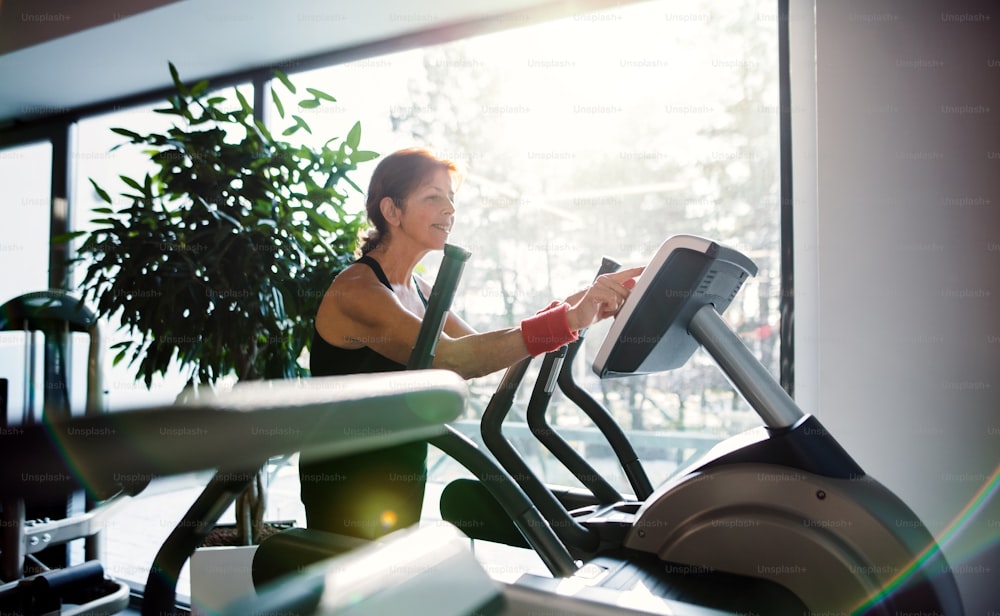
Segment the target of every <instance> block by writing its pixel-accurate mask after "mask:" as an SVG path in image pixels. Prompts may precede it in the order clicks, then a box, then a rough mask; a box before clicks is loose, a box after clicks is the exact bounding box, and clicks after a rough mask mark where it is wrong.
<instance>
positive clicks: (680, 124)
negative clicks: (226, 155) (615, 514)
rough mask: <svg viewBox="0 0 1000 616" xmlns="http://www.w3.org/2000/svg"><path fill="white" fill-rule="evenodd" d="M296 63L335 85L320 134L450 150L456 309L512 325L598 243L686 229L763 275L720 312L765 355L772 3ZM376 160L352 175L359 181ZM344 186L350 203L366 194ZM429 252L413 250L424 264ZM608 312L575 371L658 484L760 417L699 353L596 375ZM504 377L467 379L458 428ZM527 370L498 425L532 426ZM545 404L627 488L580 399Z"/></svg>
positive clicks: (629, 242) (316, 127) (625, 258)
mask: <svg viewBox="0 0 1000 616" xmlns="http://www.w3.org/2000/svg"><path fill="white" fill-rule="evenodd" d="M598 41H599V44H598V43H597V42H598ZM294 78H295V79H296V83H297V84H298V85H300V86H310V87H316V88H320V89H323V90H325V91H327V92H329V93H330V94H332V95H334V96H335V97H337V99H338V102H337V104H336V105H335V106H333V107H331V108H329V109H326V110H321V109H317V110H314V111H310V110H305V111H303V116H304V117H306V118H307V119H308V121H309V123H310V124H311V125H312V128H313V133H314V135H315V138H316V139H320V138H323V139H326V138H330V137H333V136H343V135H344V134H346V131H347V130H348V129H349V128H350V126H351V125H352V124H353V122H354V121H356V120H360V121H361V124H362V126H363V130H362V140H361V146H362V147H363V148H365V149H372V150H376V151H378V152H380V153H382V154H388V153H390V152H392V151H394V150H396V149H398V148H401V147H408V146H411V145H426V146H430V147H432V148H434V149H436V150H437V151H438V152H439V153H441V154H442V155H444V156H447V157H452V158H455V159H457V160H459V161H460V162H462V163H463V165H464V166H465V168H466V171H467V173H466V175H465V181H464V184H463V185H462V187H461V188H460V190H459V191H458V195H457V210H458V211H457V222H456V228H455V231H454V233H453V234H452V236H451V239H450V240H449V241H451V242H453V243H456V244H458V245H461V246H464V247H466V248H468V249H469V250H471V251H472V253H473V256H472V259H471V260H470V262H469V263H468V265H467V267H466V269H465V274H464V276H463V280H462V286H461V289H460V292H459V294H458V297H457V298H456V302H455V305H454V309H455V310H456V311H457V312H458V313H459V314H461V316H462V317H463V318H464V319H465V320H466V321H468V322H469V323H471V324H472V325H473V326H474V327H475V328H476V329H477V330H479V331H486V330H491V329H496V328H501V327H506V326H510V325H513V324H516V323H517V322H518V321H519V320H520V319H521V318H524V317H525V316H528V315H530V314H532V313H533V312H534V311H535V310H537V309H539V308H541V307H543V306H545V305H547V304H548V302H549V301H550V300H551V299H553V298H562V297H566V296H567V295H569V294H571V293H572V292H574V291H576V290H578V289H580V288H582V287H584V286H585V285H586V284H587V283H588V281H590V280H591V279H592V278H593V276H594V274H595V273H596V271H597V268H598V266H599V265H600V261H601V257H602V256H604V255H607V256H610V257H612V258H614V259H616V260H618V261H620V262H622V263H623V264H625V265H632V264H641V263H644V262H646V260H648V259H649V258H650V257H651V256H652V255H653V253H654V252H655V251H656V249H657V247H658V246H659V245H660V243H661V242H662V241H663V240H664V239H665V238H667V237H668V236H670V235H673V234H677V233H693V234H696V235H703V236H706V237H710V238H712V239H715V240H718V241H720V242H723V243H726V244H729V245H731V246H733V247H735V248H737V249H739V250H741V251H743V252H745V253H747V254H748V255H749V256H750V257H751V258H753V259H754V260H755V261H756V263H757V265H758V266H759V268H760V272H759V274H758V275H757V277H756V278H755V279H753V280H751V281H750V282H748V283H747V284H746V285H745V287H744V289H743V290H742V291H741V294H740V296H739V298H738V300H737V301H736V302H734V304H733V305H732V306H731V307H730V309H729V310H728V312H727V313H726V315H725V318H726V319H727V321H728V322H729V323H730V324H731V325H732V326H733V328H734V329H736V330H737V331H738V332H739V333H740V335H741V336H742V337H743V339H744V340H745V341H746V343H747V345H748V346H749V347H750V348H751V350H752V351H753V352H754V353H755V354H756V355H757V356H758V357H759V358H761V359H762V361H763V362H764V363H765V365H766V366H768V368H769V369H770V370H771V371H772V373H773V374H777V373H778V369H777V343H778V334H777V332H778V327H777V325H778V311H777V304H778V299H779V298H778V292H779V279H778V275H779V266H778V263H779V262H778V254H779V208H778V178H779V167H778V149H777V147H778V114H777V112H778V107H777V101H778V93H777V15H776V5H775V4H774V3H773V2H771V1H767V2H764V1H760V0H743V1H742V2H739V3H732V2H722V1H720V0H714V1H713V0H701V1H688V2H683V3H677V2H676V1H673V0H671V1H657V2H642V3H637V4H635V5H632V6H626V7H622V8H618V9H615V10H613V11H609V12H605V13H599V14H591V15H581V16H576V17H572V18H568V19H563V20H560V21H555V22H551V23H545V24H541V25H535V26H530V27H524V28H518V29H514V30H509V31H505V32H500V33H496V34H492V35H488V36H481V37H477V38H474V39H468V40H463V41H459V42H455V43H450V44H446V45H440V46H435V47H428V48H424V49H419V50H414V51H407V52H403V53H397V54H392V55H386V56H382V57H377V58H370V59H366V60H363V61H360V62H356V63H353V64H347V65H343V66H337V67H330V68H325V69H321V70H315V71H310V72H304V73H300V74H297V75H295V76H294ZM374 166H375V163H374V162H373V163H369V164H367V165H366V166H365V168H364V169H363V170H362V171H361V172H359V173H358V174H357V176H355V180H356V181H357V182H358V184H359V185H361V186H365V185H366V184H367V178H368V176H369V175H370V173H371V171H372V169H373V168H374ZM352 199H353V201H352V203H353V204H354V205H353V207H355V208H357V211H360V210H361V209H362V208H363V196H362V195H353V196H352ZM437 257H438V258H439V255H437ZM435 262H436V261H435V259H434V258H433V257H429V258H428V259H427V261H426V262H425V263H424V266H425V267H426V269H427V272H428V273H427V274H426V276H427V277H428V278H429V279H433V275H434V270H435V267H436V265H435ZM607 325H608V324H607V323H603V324H601V325H599V326H595V327H594V328H592V329H591V331H590V333H589V335H588V336H587V341H586V345H585V349H584V350H583V351H582V352H581V357H578V358H577V365H576V366H575V374H576V376H577V378H578V380H579V382H580V383H581V384H582V385H583V386H584V387H585V388H586V389H588V390H589V391H590V392H591V393H592V395H593V396H594V397H595V398H597V399H598V400H599V401H600V402H601V403H602V404H604V405H605V406H606V407H607V408H608V409H609V410H610V412H611V413H612V414H613V415H614V417H615V418H616V419H617V420H618V422H619V423H620V424H622V425H623V426H624V427H625V428H626V429H627V430H629V431H630V432H631V433H632V435H633V437H634V439H635V443H636V444H637V448H638V449H639V453H640V457H641V458H642V460H643V462H644V464H645V466H646V469H647V472H648V473H649V474H650V478H651V480H652V481H653V484H654V485H656V484H658V483H660V482H662V481H663V480H664V479H665V478H666V477H668V476H669V475H671V474H672V473H674V472H676V471H677V470H678V468H679V467H680V466H681V465H683V464H684V463H685V462H687V461H689V460H690V459H691V458H692V457H693V456H694V455H696V454H698V453H700V452H701V451H704V450H705V449H707V448H708V447H710V446H711V445H712V444H714V443H716V442H718V441H719V440H721V439H723V438H725V437H727V436H729V435H731V434H735V433H738V432H742V431H744V430H746V429H748V428H750V427H754V426H757V425H760V420H759V418H758V417H757V416H756V414H755V413H753V411H752V410H751V409H750V408H749V406H748V405H747V404H746V403H745V402H743V400H742V399H741V398H740V397H739V396H738V395H737V394H736V393H735V392H734V391H733V389H732V388H731V386H730V385H729V383H728V381H727V380H726V379H725V378H724V376H723V375H722V373H721V372H720V371H719V370H718V368H717V367H716V366H715V365H714V363H713V362H712V361H711V359H710V358H708V356H707V355H706V354H704V353H703V352H699V353H698V354H696V356H695V357H694V358H693V359H692V360H690V361H689V362H688V364H687V365H686V366H684V367H683V368H682V369H679V370H676V371H673V372H669V373H664V374H658V375H653V376H648V377H634V378H630V379H620V380H609V381H599V380H598V379H597V378H596V377H595V376H594V375H593V373H592V371H591V370H590V364H591V363H592V361H593V357H594V355H595V354H596V351H597V348H598V347H599V345H600V343H601V341H602V339H603V336H604V334H605V333H606V331H607ZM535 364H536V365H537V364H540V362H535ZM499 377H500V375H499V374H495V375H491V376H489V377H485V378H481V379H476V380H474V381H472V382H471V383H470V385H471V388H472V392H473V399H472V402H471V411H470V415H469V421H468V423H467V425H466V426H465V427H467V428H468V432H469V433H470V434H472V433H474V432H475V431H476V427H475V423H476V419H477V418H478V417H479V414H480V413H481V411H482V409H483V408H484V406H485V405H486V403H487V402H488V400H489V396H490V395H491V394H492V392H493V391H494V388H495V387H496V384H497V382H498V381H499ZM532 382H533V381H532V374H531V373H529V376H528V378H527V379H526V385H525V387H523V388H522V390H523V391H522V392H521V394H522V395H521V396H520V398H519V400H518V402H517V404H516V406H515V409H514V412H513V413H512V415H511V416H510V418H509V423H508V426H509V431H508V436H512V437H514V436H516V435H518V434H523V433H524V432H525V427H524V424H523V423H521V421H523V409H524V408H525V405H526V402H527V397H528V393H529V392H530V384H531V383H532ZM549 417H550V419H551V421H552V423H554V424H555V425H557V426H560V427H563V428H566V429H571V428H574V429H575V428H579V429H578V430H574V438H573V444H574V445H575V446H576V448H577V449H578V451H580V452H581V453H584V454H585V456H586V458H587V460H588V461H591V462H592V463H593V464H594V465H595V467H596V468H597V469H598V470H599V471H600V472H601V474H602V475H604V476H606V477H608V478H609V479H610V480H612V481H613V483H615V484H616V485H617V487H619V488H620V489H622V490H626V491H628V490H629V487H628V485H627V482H626V480H625V477H624V474H623V473H622V472H621V471H620V468H619V466H618V464H617V462H616V460H614V459H613V457H612V456H611V452H610V449H609V448H608V447H607V446H605V445H603V444H602V442H601V438H600V436H599V434H598V433H597V432H596V429H595V428H594V427H593V424H592V423H591V422H590V420H589V419H588V418H586V417H585V416H584V415H583V414H582V413H581V412H580V411H579V410H578V409H577V408H576V407H575V405H573V404H571V403H570V402H568V401H567V400H565V399H563V398H562V396H561V395H559V394H557V396H556V398H554V399H553V401H552V404H551V406H550V409H549ZM516 440H517V444H518V446H520V447H523V448H524V449H523V450H524V451H525V452H526V453H528V454H529V456H530V457H532V458H533V459H534V458H536V456H537V459H535V460H534V462H535V468H536V469H539V470H540V471H541V472H542V473H543V475H544V478H545V479H546V480H547V481H550V482H555V483H565V484H571V485H572V484H575V483H576V482H575V480H574V478H573V477H572V476H571V475H570V474H569V473H567V472H565V471H564V470H563V469H561V466H560V465H559V464H558V463H555V462H554V461H553V460H548V459H547V457H546V456H541V455H540V454H539V453H538V452H539V450H540V449H541V447H539V446H537V445H536V444H529V441H528V440H527V439H525V440H521V439H516ZM432 464H433V461H432ZM435 469H436V470H435V472H437V473H440V474H441V475H439V478H445V477H446V476H447V475H448V473H450V472H451V471H450V467H449V465H448V464H447V463H442V464H441V465H440V466H437V467H435Z"/></svg>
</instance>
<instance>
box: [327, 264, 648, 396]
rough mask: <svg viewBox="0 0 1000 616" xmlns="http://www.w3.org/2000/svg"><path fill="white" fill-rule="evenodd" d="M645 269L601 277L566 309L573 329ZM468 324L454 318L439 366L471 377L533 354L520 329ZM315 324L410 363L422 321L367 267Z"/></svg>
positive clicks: (596, 316) (345, 343)
mask: <svg viewBox="0 0 1000 616" xmlns="http://www.w3.org/2000/svg"><path fill="white" fill-rule="evenodd" d="M641 272H642V268H632V269H629V270H623V271H621V272H617V273H615V274H609V275H607V276H601V277H599V278H598V280H597V282H595V283H594V285H593V286H591V287H590V288H589V289H587V290H586V291H585V292H584V293H583V295H582V296H580V297H579V299H578V300H577V302H576V303H575V304H573V305H572V306H570V308H569V310H568V311H567V313H566V320H567V323H568V325H569V327H570V329H571V330H574V331H575V330H577V329H581V328H583V327H588V326H590V325H591V324H592V323H594V322H595V321H597V320H600V319H603V318H606V317H608V316H611V315H613V314H615V313H616V312H617V311H618V309H619V308H621V305H622V303H624V301H625V298H626V297H628V292H629V289H628V288H627V287H626V286H625V285H624V283H625V281H627V280H630V279H631V278H634V277H635V276H638V275H639V273H641ZM463 325H464V324H462V323H461V320H460V319H458V318H457V317H454V320H453V319H452V315H450V316H449V318H448V320H447V322H446V326H445V331H444V332H443V333H442V335H441V339H440V341H439V342H438V346H437V350H436V353H435V358H434V364H433V366H434V367H435V368H444V369H448V370H452V371H454V372H456V373H458V374H459V375H461V376H462V377H464V378H467V379H468V378H475V377H479V376H483V375H486V374H490V373H492V372H496V371H497V370H502V369H504V368H506V367H508V366H510V365H511V364H513V363H515V362H517V361H519V360H521V359H523V358H525V357H528V355H529V353H528V347H527V345H526V344H525V341H524V337H523V336H522V334H521V329H520V327H512V328H507V329H499V330H495V331H490V332H485V333H474V332H471V328H469V327H468V326H467V325H464V327H463ZM316 328H317V330H318V331H319V333H320V335H321V336H323V338H324V339H325V340H326V341H327V342H329V343H331V344H334V345H336V346H341V347H345V348H360V347H363V346H367V347H369V348H371V349H372V350H374V351H375V352H376V353H379V354H381V355H384V356H385V357H388V358H389V359H392V360H393V361H396V362H398V363H401V364H405V363H407V361H408V360H409V356H410V352H411V351H412V349H413V345H414V344H415V343H416V340H417V334H418V332H419V331H420V319H419V318H418V317H417V316H416V315H414V314H413V313H412V312H410V311H409V310H407V309H406V308H405V307H404V306H403V305H402V304H401V303H400V301H399V299H398V298H397V297H396V296H395V294H393V293H392V292H391V291H390V290H389V289H388V288H386V287H385V286H384V285H382V284H381V283H379V282H378V280H377V279H376V278H375V276H374V275H371V274H369V273H367V272H365V271H363V270H358V271H357V272H347V271H345V272H344V273H343V274H341V275H340V276H338V277H337V279H336V280H335V281H334V283H333V284H332V285H331V286H330V290H329V291H328V292H327V295H326V297H325V298H324V300H323V302H322V304H321V305H320V310H319V313H318V314H317V317H316ZM466 328H468V331H467V330H466ZM469 332H471V333H469ZM456 334H458V335H456Z"/></svg>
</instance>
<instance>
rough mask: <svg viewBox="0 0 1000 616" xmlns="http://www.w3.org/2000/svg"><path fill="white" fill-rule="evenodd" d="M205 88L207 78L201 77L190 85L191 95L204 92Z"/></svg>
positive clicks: (194, 95)
mask: <svg viewBox="0 0 1000 616" xmlns="http://www.w3.org/2000/svg"><path fill="white" fill-rule="evenodd" d="M207 89H208V80H207V79H202V80H201V81H199V82H198V83H196V84H194V85H193V86H191V96H193V97H197V96H198V95H200V94H201V93H202V92H204V91H205V90H207Z"/></svg>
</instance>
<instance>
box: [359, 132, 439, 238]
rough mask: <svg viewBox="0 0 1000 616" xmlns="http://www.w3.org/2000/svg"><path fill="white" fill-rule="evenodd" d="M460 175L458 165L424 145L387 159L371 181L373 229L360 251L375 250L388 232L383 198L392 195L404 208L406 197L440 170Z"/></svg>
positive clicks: (391, 197)
mask: <svg viewBox="0 0 1000 616" xmlns="http://www.w3.org/2000/svg"><path fill="white" fill-rule="evenodd" d="M442 169H443V170H445V171H448V172H449V173H453V174H457V173H458V165H456V164H455V163H453V162H452V161H450V160H447V159H444V158H438V157H437V156H435V155H434V154H432V153H431V152H430V151H429V150H426V149H424V148H408V149H405V150H399V151H398V152H393V153H392V154H390V155H388V156H386V157H385V158H383V159H382V160H381V161H380V162H379V164H378V166H377V167H375V172H374V173H372V179H371V182H369V184H368V201H367V203H366V204H365V209H366V210H367V212H368V222H369V223H371V225H372V228H370V229H368V232H367V234H366V235H365V236H364V237H363V241H362V244H361V248H360V254H367V253H368V252H370V251H372V250H374V249H375V248H376V247H377V246H378V245H379V242H381V241H382V240H383V239H385V235H386V233H388V229H389V225H388V223H387V222H386V220H385V217H384V216H382V210H381V208H380V207H379V206H380V204H381V203H382V199H384V198H386V197H389V198H390V199H392V200H393V202H394V203H395V204H396V207H399V208H402V207H403V204H404V201H405V200H406V196H407V195H409V194H410V193H411V192H412V191H413V190H415V189H416V188H417V187H418V186H420V184H421V183H422V182H424V181H425V180H426V179H427V178H429V177H430V176H431V175H433V174H434V173H435V172H437V171H439V170H442Z"/></svg>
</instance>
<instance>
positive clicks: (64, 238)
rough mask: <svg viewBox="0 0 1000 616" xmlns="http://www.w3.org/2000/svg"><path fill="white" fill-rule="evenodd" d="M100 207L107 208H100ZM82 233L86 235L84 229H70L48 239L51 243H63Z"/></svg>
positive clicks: (80, 235)
mask: <svg viewBox="0 0 1000 616" xmlns="http://www.w3.org/2000/svg"><path fill="white" fill-rule="evenodd" d="M101 209H107V208H101ZM95 211H96V210H95ZM108 211H109V212H110V211H111V210H108ZM84 235H87V232H86V231H71V232H69V233H62V234H60V235H56V236H55V237H53V238H52V239H51V240H50V241H51V242H52V243H53V244H65V243H66V242H68V241H70V240H73V239H76V238H78V237H82V236H84Z"/></svg>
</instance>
